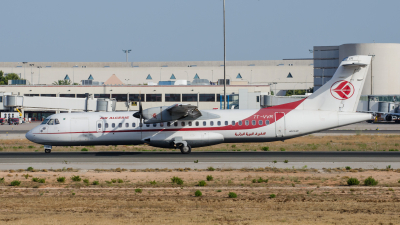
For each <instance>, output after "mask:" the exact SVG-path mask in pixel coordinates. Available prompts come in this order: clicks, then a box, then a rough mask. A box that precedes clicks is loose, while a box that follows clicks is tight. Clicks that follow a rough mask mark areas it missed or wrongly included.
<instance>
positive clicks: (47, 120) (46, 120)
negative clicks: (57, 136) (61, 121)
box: [41, 119, 50, 125]
mask: <svg viewBox="0 0 400 225" xmlns="http://www.w3.org/2000/svg"><path fill="white" fill-rule="evenodd" d="M49 120H50V119H45V120H43V122H42V123H41V124H42V125H43V124H46V123H47V122H49Z"/></svg>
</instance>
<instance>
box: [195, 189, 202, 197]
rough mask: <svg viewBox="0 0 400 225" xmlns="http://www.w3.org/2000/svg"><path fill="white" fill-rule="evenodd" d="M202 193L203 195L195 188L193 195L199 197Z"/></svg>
mask: <svg viewBox="0 0 400 225" xmlns="http://www.w3.org/2000/svg"><path fill="white" fill-rule="evenodd" d="M202 195H203V193H201V191H200V190H197V191H196V192H195V193H194V196H196V197H200V196H202Z"/></svg>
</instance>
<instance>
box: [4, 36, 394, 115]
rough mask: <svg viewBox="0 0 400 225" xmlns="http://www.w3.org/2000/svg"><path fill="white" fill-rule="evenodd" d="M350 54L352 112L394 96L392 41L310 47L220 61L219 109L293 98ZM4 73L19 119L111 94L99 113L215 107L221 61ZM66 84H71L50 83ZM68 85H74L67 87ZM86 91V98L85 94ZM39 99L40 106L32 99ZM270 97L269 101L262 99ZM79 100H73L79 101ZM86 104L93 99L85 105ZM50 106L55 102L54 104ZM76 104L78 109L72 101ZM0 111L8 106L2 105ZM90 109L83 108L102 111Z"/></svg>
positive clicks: (19, 68) (48, 65)
mask: <svg viewBox="0 0 400 225" xmlns="http://www.w3.org/2000/svg"><path fill="white" fill-rule="evenodd" d="M350 55H371V56H373V57H372V64H371V67H370V71H369V72H368V75H367V80H366V82H365V86H364V89H363V92H362V97H361V100H363V101H361V103H360V104H361V106H359V110H360V111H370V110H371V109H375V108H376V107H375V108H374V106H373V105H374V104H373V103H371V102H379V101H384V102H388V101H391V102H397V101H399V99H400V88H399V85H400V76H399V75H398V72H399V71H400V64H399V63H398V62H399V61H400V44H397V43H394V44H390V43H365V44H343V45H340V46H315V47H314V49H313V58H311V59H283V60H254V61H228V62H227V64H226V75H227V76H226V79H227V82H226V84H227V85H226V86H227V92H226V93H227V96H226V99H227V102H228V103H227V107H228V108H230V109H232V108H233V109H237V108H240V109H250V108H252V109H254V108H260V107H268V106H270V105H268V104H266V103H265V102H266V101H265V99H266V98H265V96H271V95H274V97H275V96H277V97H278V98H276V99H275V100H277V99H278V101H275V100H274V101H272V100H271V101H269V103H271V102H274V104H279V103H282V102H290V101H294V100H296V99H298V98H297V97H293V98H284V97H280V96H285V94H286V92H287V91H289V90H290V91H291V90H312V89H314V90H316V89H318V88H319V87H321V86H322V85H323V84H325V83H326V82H327V81H328V80H329V79H330V78H331V77H332V76H333V74H334V73H335V71H336V69H337V67H338V66H339V64H340V62H341V61H342V60H343V59H344V58H346V57H348V56H350ZM0 70H2V71H3V72H4V73H5V74H8V73H16V74H17V75H18V76H19V77H20V78H21V79H24V80H23V81H9V85H1V86H0V92H2V93H3V95H7V94H12V95H16V96H23V97H26V99H27V101H26V102H25V103H26V104H25V106H15V107H16V108H19V109H20V110H22V111H24V113H23V114H24V116H25V117H29V118H32V119H37V120H42V119H43V118H44V117H46V116H47V115H49V114H52V113H54V112H64V111H82V109H83V108H82V107H86V106H82V105H81V103H76V107H75V106H73V105H74V104H72V106H71V105H65V106H63V105H58V104H53V103H52V102H54V101H55V102H57V101H58V102H60V101H61V102H62V101H64V100H65V99H66V98H68V99H72V98H75V99H77V100H76V101H78V102H79V101H80V100H78V99H83V98H88V99H92V100H93V99H94V100H96V99H97V100H98V101H97V102H98V103H96V104H100V103H99V102H102V100H104V99H111V103H110V104H112V107H111V108H107V110H109V109H111V110H116V111H122V110H137V109H138V104H137V102H138V100H139V96H141V101H142V102H143V106H144V108H149V107H158V106H166V105H172V104H175V103H182V104H192V105H198V106H199V108H201V109H222V108H224V105H223V102H224V100H223V84H224V81H223V62H222V61H184V62H0ZM65 83H70V84H71V85H58V84H65ZM73 84H74V85H73ZM86 93H88V94H89V95H88V96H86ZM31 97H36V98H37V97H40V98H41V99H43V102H47V104H44V105H43V104H36V105H37V107H35V105H34V104H33V102H35V101H34V100H32V98H31ZM269 99H271V98H269ZM80 102H81V101H80ZM93 104H94V103H93ZM56 105H57V107H55V106H56ZM78 105H79V106H78ZM0 110H1V111H7V110H13V108H12V107H11V108H10V107H8V108H7V107H5V108H4V109H2V108H1V107H0ZM102 110H103V109H102V108H96V107H94V108H90V109H89V111H102Z"/></svg>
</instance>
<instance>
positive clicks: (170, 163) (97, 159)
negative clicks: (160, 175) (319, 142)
mask: <svg viewBox="0 0 400 225" xmlns="http://www.w3.org/2000/svg"><path fill="white" fill-rule="evenodd" d="M197 160H198V162H197V163H195V161H197ZM285 160H288V162H287V163H285V162H284V161H285ZM274 161H276V163H275V162H274ZM387 165H391V167H392V168H400V152H192V153H191V154H188V155H183V154H181V153H180V152H53V153H51V154H45V153H41V152H37V153H32V152H27V153H24V152H22V153H21V152H18V153H15V152H5V153H0V169H10V168H9V167H10V166H11V167H12V168H14V169H20V168H25V167H26V168H27V167H29V166H34V167H35V168H47V169H49V168H53V169H55V168H63V167H73V168H80V169H96V168H103V169H109V168H117V167H120V168H127V169H131V168H136V169H145V168H185V167H189V168H192V169H196V168H197V169H205V168H207V167H209V166H213V167H214V168H236V169H240V168H243V167H246V168H258V167H266V166H269V167H278V168H293V167H294V168H302V167H304V166H308V168H317V169H321V168H336V167H345V166H351V167H353V168H366V169H372V168H385V167H386V166H387Z"/></svg>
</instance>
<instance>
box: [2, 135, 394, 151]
mask: <svg viewBox="0 0 400 225" xmlns="http://www.w3.org/2000/svg"><path fill="white" fill-rule="evenodd" d="M265 150H268V151H399V150H400V135H363V134H362V131H360V133H359V134H357V135H331V136H319V135H316V136H314V135H307V136H303V137H298V138H293V139H290V140H285V142H281V141H276V142H264V143H236V144H219V145H214V146H207V147H201V148H193V149H192V151H265ZM32 151H33V152H39V151H40V152H42V151H44V148H43V146H42V145H38V144H35V143H32V142H30V141H28V140H27V139H23V140H20V139H11V140H0V152H32ZM52 151H53V152H57V151H63V152H69V151H127V152H129V151H179V150H175V149H161V148H155V147H151V146H148V145H135V146H133V145H119V146H66V147H58V146H55V147H53V149H52Z"/></svg>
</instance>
